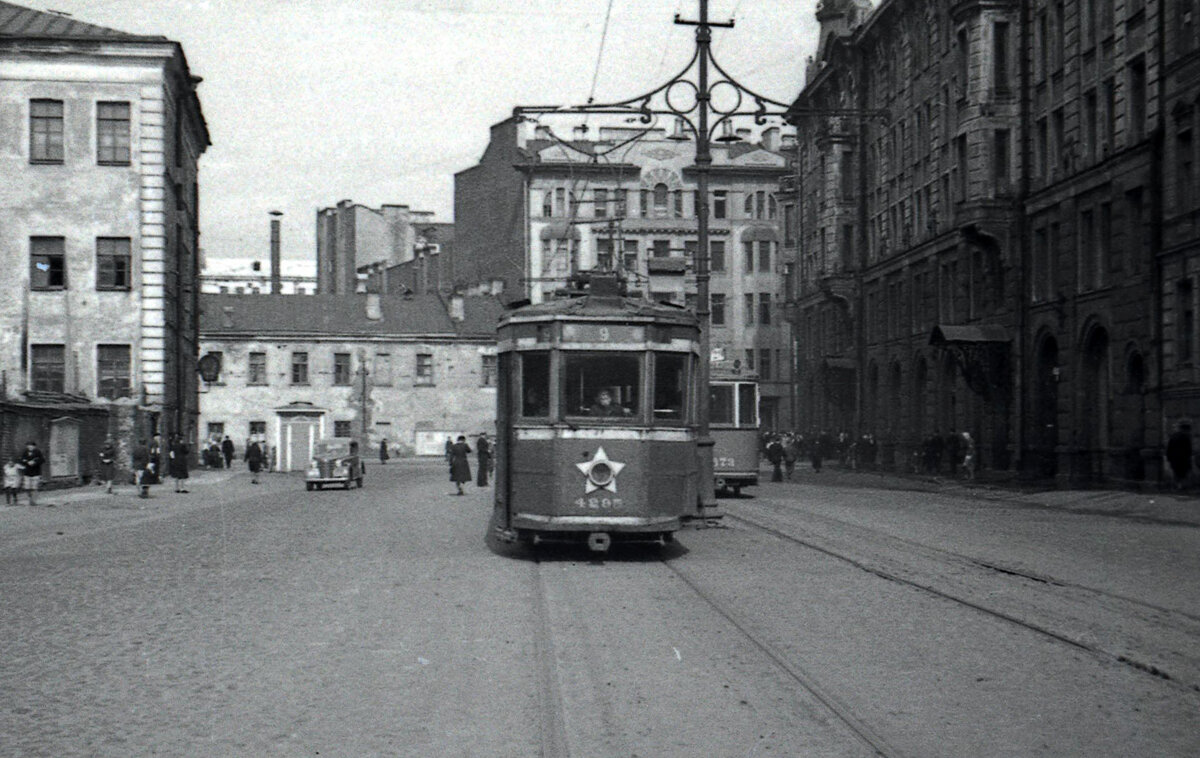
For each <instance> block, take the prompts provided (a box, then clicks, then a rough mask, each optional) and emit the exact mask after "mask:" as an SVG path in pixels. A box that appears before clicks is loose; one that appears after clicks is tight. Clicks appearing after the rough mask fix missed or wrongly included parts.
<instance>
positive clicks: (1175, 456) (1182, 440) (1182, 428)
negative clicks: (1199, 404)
mask: <svg viewBox="0 0 1200 758" xmlns="http://www.w3.org/2000/svg"><path fill="white" fill-rule="evenodd" d="M1167 463H1169V464H1171V473H1173V474H1174V475H1175V489H1183V488H1184V486H1185V485H1186V484H1187V480H1188V474H1190V473H1191V471H1192V425H1191V424H1189V423H1187V422H1186V421H1185V422H1182V423H1180V424H1179V427H1178V428H1177V429H1176V430H1175V432H1174V434H1172V435H1171V436H1170V438H1169V439H1167Z"/></svg>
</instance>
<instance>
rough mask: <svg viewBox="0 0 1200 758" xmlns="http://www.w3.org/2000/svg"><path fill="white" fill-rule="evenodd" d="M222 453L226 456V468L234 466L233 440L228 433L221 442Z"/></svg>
mask: <svg viewBox="0 0 1200 758" xmlns="http://www.w3.org/2000/svg"><path fill="white" fill-rule="evenodd" d="M221 455H223V456H224V457H225V468H233V440H231V439H229V435H228V434H226V435H225V441H224V442H222V443H221Z"/></svg>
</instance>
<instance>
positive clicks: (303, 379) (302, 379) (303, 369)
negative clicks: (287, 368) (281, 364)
mask: <svg viewBox="0 0 1200 758" xmlns="http://www.w3.org/2000/svg"><path fill="white" fill-rule="evenodd" d="M292 384H308V353H292Z"/></svg>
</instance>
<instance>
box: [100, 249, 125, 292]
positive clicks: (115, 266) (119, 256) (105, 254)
mask: <svg viewBox="0 0 1200 758" xmlns="http://www.w3.org/2000/svg"><path fill="white" fill-rule="evenodd" d="M130 244H131V243H130V240H129V238H128V237H97V238H96V289H98V290H128V289H129V288H130V287H131V286H132V284H133V277H132V266H131V263H130V262H131V261H132V256H131V255H130Z"/></svg>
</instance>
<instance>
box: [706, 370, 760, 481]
mask: <svg viewBox="0 0 1200 758" xmlns="http://www.w3.org/2000/svg"><path fill="white" fill-rule="evenodd" d="M708 387H709V398H710V399H709V406H708V407H709V416H708V417H709V430H710V431H711V433H712V438H713V485H714V488H715V489H716V491H717V492H730V493H732V494H734V495H738V494H741V491H742V488H743V487H752V486H755V485H757V484H758V451H759V439H760V438H759V430H758V427H759V419H758V380H757V379H755V378H754V377H752V376H744V375H738V374H733V373H728V372H723V371H719V370H714V371H713V374H712V377H711V379H710V380H709V385H708Z"/></svg>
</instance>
